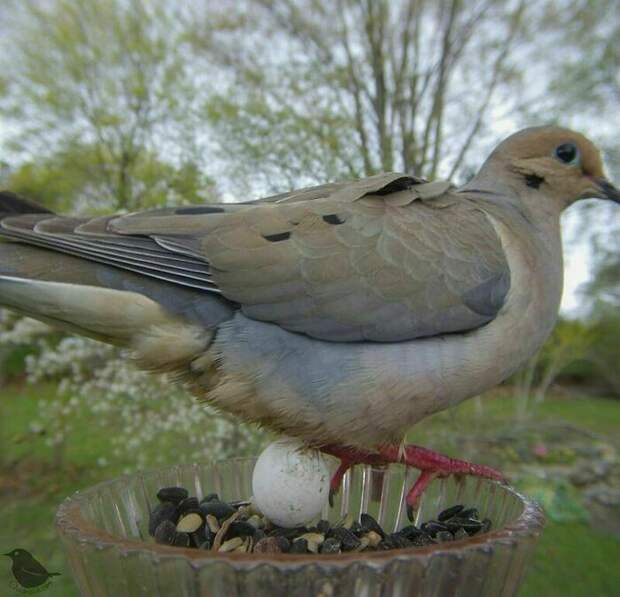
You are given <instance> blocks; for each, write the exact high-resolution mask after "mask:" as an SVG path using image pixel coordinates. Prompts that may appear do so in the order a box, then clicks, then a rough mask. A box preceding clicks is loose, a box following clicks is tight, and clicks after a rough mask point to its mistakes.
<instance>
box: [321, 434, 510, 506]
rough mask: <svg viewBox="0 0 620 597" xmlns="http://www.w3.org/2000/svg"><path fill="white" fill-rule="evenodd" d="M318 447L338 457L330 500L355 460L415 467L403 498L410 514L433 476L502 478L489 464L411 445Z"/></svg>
mask: <svg viewBox="0 0 620 597" xmlns="http://www.w3.org/2000/svg"><path fill="white" fill-rule="evenodd" d="M321 451H322V452H324V453H325V454H330V455H332V456H335V457H336V458H339V459H340V466H339V467H338V470H337V471H336V474H335V475H334V476H333V478H332V481H331V485H330V503H331V502H332V501H333V496H334V495H335V494H336V493H337V492H338V489H339V488H340V484H341V482H342V477H343V476H344V474H345V473H346V472H347V470H348V469H349V468H351V467H352V466H353V465H355V464H370V465H381V464H388V463H391V462H394V463H401V464H404V465H405V466H412V467H414V468H417V469H419V470H420V476H419V477H418V478H417V480H416V482H415V483H414V485H413V487H412V488H411V489H410V490H409V492H408V493H407V498H406V501H407V512H408V514H409V517H410V518H411V517H412V514H413V511H414V510H416V509H417V507H418V505H419V502H420V497H421V496H422V494H423V493H424V490H425V489H426V488H427V487H428V485H429V483H430V482H431V481H432V480H433V479H435V478H436V477H447V476H449V475H474V476H476V477H484V478H486V479H494V480H497V481H503V480H504V475H502V473H500V472H499V471H496V470H495V469H492V468H491V467H488V466H484V465H482V464H473V463H471V462H466V461H465V460H459V459H457V458H450V457H449V456H445V455H444V454H439V453H437V452H433V451H432V450H429V449H427V448H422V447H421V446H415V445H407V446H397V445H388V446H381V447H379V448H378V449H377V452H365V451H363V450H356V449H355V448H351V447H348V446H325V447H323V448H321Z"/></svg>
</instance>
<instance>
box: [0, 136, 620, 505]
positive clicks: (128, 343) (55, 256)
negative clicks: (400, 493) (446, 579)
mask: <svg viewBox="0 0 620 597" xmlns="http://www.w3.org/2000/svg"><path fill="white" fill-rule="evenodd" d="M586 198H600V199H605V200H611V201H614V202H616V203H620V192H619V191H618V189H617V188H616V187H614V186H613V184H612V183H611V182H610V181H609V180H608V179H607V178H606V177H605V173H604V169H603V163H602V158H601V154H600V152H599V150H598V149H597V148H596V146H595V145H594V144H593V143H592V142H591V141H590V140H589V139H587V138H586V137H585V136H584V135H582V134H580V133H578V132H575V131H572V130H569V129H565V128H561V127H558V126H540V127H532V128H527V129H524V130H522V131H519V132H517V133H514V134H513V135H511V136H509V137H508V138H506V139H505V140H503V141H502V142H501V143H500V144H499V145H498V146H497V147H496V148H495V149H494V150H493V151H492V152H491V154H490V155H489V157H488V158H487V159H486V161H485V162H484V163H483V165H482V166H481V168H480V170H479V171H478V173H477V174H476V175H475V176H474V177H473V178H471V179H470V180H469V181H468V182H466V183H465V184H463V185H461V186H455V185H454V184H452V183H451V182H450V181H443V180H435V181H427V180H425V179H423V178H420V177H417V176H414V175H410V174H403V173H398V172H388V173H381V174H377V175H374V176H370V177H367V178H362V179H358V180H352V181H344V182H332V183H328V184H323V185H320V186H315V187H310V188H305V189H299V190H294V191H291V192H287V193H282V194H279V195H273V196H270V197H266V198H264V199H259V200H256V201H245V202H243V201H242V202H239V203H219V204H207V205H191V206H180V207H168V208H160V209H154V210H149V211H144V212H135V213H129V214H124V215H123V214H121V215H118V214H117V215H110V216H100V217H95V218H90V217H63V216H60V215H56V214H55V213H52V212H51V211H49V210H48V209H46V208H44V207H41V206H39V205H37V204H36V203H34V202H32V201H30V200H28V199H24V198H20V197H18V196H17V195H15V194H13V193H11V192H10V191H5V192H4V193H3V194H1V195H0V237H2V238H3V239H4V241H3V242H0V305H2V306H4V307H7V308H9V309H13V310H15V311H17V312H18V313H22V314H24V315H28V316H31V317H35V318H38V319H40V320H42V321H44V322H47V323H50V324H53V325H57V326H59V327H61V328H64V329H66V330H69V331H71V332H77V333H79V334H83V335H86V336H90V337H92V338H95V339H98V340H101V341H104V342H108V343H111V344H114V345H117V346H121V347H124V348H127V349H129V350H130V351H131V353H132V354H133V356H134V358H135V360H136V363H137V365H138V366H140V367H142V368H144V369H146V370H150V371H154V372H165V373H167V374H169V375H170V376H171V378H172V379H174V380H176V381H177V382H179V383H182V384H184V385H185V386H186V387H187V388H189V389H190V390H191V391H192V392H193V393H194V394H195V395H196V396H198V397H199V399H201V400H205V401H207V402H208V403H209V404H211V405H213V406H215V407H216V408H218V409H220V410H222V411H225V412H227V413H231V414H233V415H236V416H238V417H240V418H241V419H244V420H246V421H251V422H254V423H258V424H260V425H262V426H264V427H266V428H268V429H270V430H272V431H275V432H277V433H281V434H285V435H288V436H292V437H296V438H299V439H300V440H301V441H302V443H303V444H304V445H307V446H308V447H313V448H317V449H319V450H321V451H322V452H323V453H325V454H329V455H331V456H334V457H336V458H337V459H339V461H340V465H339V467H338V469H337V470H336V472H335V474H334V476H333V478H332V482H331V486H330V496H331V497H333V495H334V494H335V493H336V492H337V491H338V488H339V486H340V482H341V480H342V477H343V475H344V473H345V472H346V471H347V470H348V469H349V468H350V467H352V466H354V465H356V464H360V463H366V464H377V465H383V464H389V463H402V464H405V465H407V466H411V467H414V468H417V469H418V470H419V471H420V474H419V476H418V477H417V480H416V481H415V483H414V485H413V487H412V488H411V489H410V490H409V492H408V493H407V497H406V502H407V506H408V511H409V513H411V511H413V510H414V509H415V508H417V507H418V505H419V500H420V497H421V495H422V494H423V492H424V490H425V489H426V487H427V486H428V484H429V483H430V482H431V481H432V480H433V479H435V478H436V477H445V476H448V475H451V474H457V475H477V476H482V477H487V478H490V479H497V480H502V479H504V477H503V475H502V474H501V473H500V472H499V471H496V470H494V469H491V468H490V467H487V466H483V465H477V464H474V463H469V462H465V461H463V460H459V459H456V458H451V457H448V456H445V455H443V454H438V453H436V452H433V451H431V450H428V449H426V448H424V447H422V446H416V445H406V444H405V436H406V433H407V431H408V430H410V429H411V428H412V427H413V426H414V425H415V424H416V423H418V422H419V421H421V420H423V419H424V418H425V417H428V416H429V415H431V414H433V413H435V412H438V411H441V410H444V409H447V408H449V407H451V406H453V405H456V404H458V403H459V402H461V401H463V400H465V399H467V398H470V397H473V396H476V395H478V394H480V393H482V392H483V391H485V390H488V389H490V388H492V387H494V386H496V385H497V384H499V383H500V382H502V381H503V380H505V379H506V378H508V377H509V376H510V375H511V374H512V373H514V372H515V371H517V370H518V369H519V368H520V367H522V366H523V365H524V363H525V362H526V361H527V360H528V359H529V358H530V357H531V356H533V355H534V354H535V353H536V352H537V351H538V350H539V349H540V348H541V346H542V345H543V343H544V342H545V340H546V338H547V337H548V336H549V334H550V333H551V331H552V329H553V327H554V325H555V322H556V319H557V316H558V310H559V305H560V298H561V295H562V276H563V265H562V242H561V233H560V215H561V213H562V212H563V210H564V209H566V208H567V207H569V206H570V205H571V204H573V203H574V202H576V201H578V200H581V199H586Z"/></svg>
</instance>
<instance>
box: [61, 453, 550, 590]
mask: <svg viewBox="0 0 620 597" xmlns="http://www.w3.org/2000/svg"><path fill="white" fill-rule="evenodd" d="M254 462H255V460H254V459H232V460H227V461H223V462H216V463H204V464H195V465H187V466H176V467H172V468H166V469H163V470H158V471H152V472H145V473H138V474H135V475H130V476H125V477H121V478H118V479H114V480H112V481H107V482H104V483H100V484H99V485H96V486H94V487H92V488H90V489H87V490H85V491H82V492H78V493H76V494H74V495H73V496H72V497H70V498H67V499H66V500H65V501H64V502H63V503H62V505H61V506H60V508H59V509H58V512H57V516H56V524H57V529H58V531H59V534H60V536H61V538H62V542H63V545H64V547H65V550H66V553H67V556H68V560H69V563H70V566H71V569H72V572H73V575H74V578H75V580H76V582H77V584H78V586H79V589H80V592H81V594H82V595H92V596H97V597H104V596H111V597H121V596H125V595H127V596H129V595H130V596H132V597H136V596H140V595H148V596H149V597H151V596H160V595H161V596H164V595H166V596H168V597H176V596H187V597H197V596H204V597H206V596H209V597H213V596H220V595H221V596H226V597H235V596H239V597H240V596H252V597H263V596H264V597H267V596H268V597H274V596H279V595H282V596H287V597H289V596H303V597H307V596H322V597H340V596H348V595H355V596H358V595H360V596H362V595H363V596H364V597H371V596H379V595H381V596H410V595H424V596H427V595H428V596H430V595H434V596H441V597H448V596H457V595H458V596H469V595H472V596H473V595H476V596H481V595H482V596H489V597H497V596H500V595H501V596H507V595H514V594H516V592H517V590H518V588H519V585H520V583H521V581H522V579H523V575H524V572H525V570H526V566H527V562H528V560H529V559H530V558H531V556H532V554H533V551H534V548H535V544H536V542H537V539H538V536H539V535H540V532H541V530H542V527H543V524H544V517H543V515H542V512H541V510H540V508H539V507H538V506H537V505H536V504H535V503H534V502H532V501H531V500H529V499H527V498H525V497H523V496H522V495H520V494H518V493H517V492H516V491H515V490H513V489H512V488H510V487H508V486H506V485H502V484H500V483H497V482H494V481H488V480H484V479H477V478H473V477H465V478H463V479H455V478H454V477H450V478H447V479H438V480H435V481H434V482H433V483H432V484H431V485H430V486H429V488H428V489H427V491H426V492H425V494H424V496H423V498H422V502H421V505H420V509H419V511H418V513H417V516H416V522H418V521H424V520H429V519H432V518H435V517H436V516H437V514H438V513H439V512H440V511H441V510H442V509H445V508H447V507H449V506H452V505H454V504H457V503H458V504H465V505H466V506H467V507H477V508H478V510H479V512H480V517H481V518H489V519H491V521H492V522H493V528H492V530H491V531H490V532H488V533H486V534H484V535H479V536H473V537H470V538H468V539H465V540H461V541H453V542H449V543H441V544H435V545H431V546H427V547H417V548H409V549H398V550H390V551H375V552H364V553H350V552H349V553H343V554H338V555H321V554H319V555H311V554H308V555H296V554H264V553H261V554H252V553H250V554H244V553H210V552H207V551H203V550H196V549H188V548H180V547H169V546H164V545H158V544H155V543H154V542H153V540H152V539H151V537H149V535H148V519H149V512H150V509H151V508H152V507H153V506H155V504H156V503H157V499H156V497H155V495H156V493H157V491H158V490H159V489H160V488H161V487H166V486H172V485H181V486H183V487H186V488H187V489H188V490H189V492H190V495H192V494H193V495H196V496H197V497H198V498H199V499H201V498H202V497H203V496H204V495H206V494H208V493H212V492H217V493H218V494H219V495H220V497H221V498H222V499H224V500H226V501H232V500H240V499H247V498H248V497H249V496H250V495H251V493H252V489H251V480H252V470H253V467H254ZM416 474H417V471H414V470H407V469H405V467H403V466H400V465H391V466H390V467H388V468H384V469H379V468H371V467H356V468H355V469H353V470H352V471H350V472H349V473H347V475H346V477H345V480H344V484H343V489H342V491H341V492H340V494H339V495H338V496H337V498H336V501H335V504H334V507H333V508H327V507H326V508H325V511H324V512H323V518H327V519H329V520H330V521H332V522H335V521H337V520H338V519H340V518H341V517H342V515H343V514H344V513H351V514H352V515H354V516H359V515H360V514H361V513H362V512H368V513H370V514H372V515H373V516H374V517H375V518H376V519H377V520H378V521H379V523H380V524H381V525H382V526H383V528H384V529H385V530H386V531H393V530H398V529H400V528H402V527H403V526H406V525H407V524H409V522H408V520H407V517H406V509H405V494H406V491H407V489H408V488H409V487H410V486H411V485H412V483H413V482H414V480H415V476H416Z"/></svg>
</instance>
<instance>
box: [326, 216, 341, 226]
mask: <svg viewBox="0 0 620 597" xmlns="http://www.w3.org/2000/svg"><path fill="white" fill-rule="evenodd" d="M323 221H324V222H327V223H328V224H334V225H335V226H337V225H338V224H344V220H343V219H342V218H341V217H340V216H339V215H337V214H329V215H327V216H323Z"/></svg>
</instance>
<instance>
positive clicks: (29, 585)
mask: <svg viewBox="0 0 620 597" xmlns="http://www.w3.org/2000/svg"><path fill="white" fill-rule="evenodd" d="M2 555H5V556H8V557H9V558H11V560H13V565H12V567H11V572H12V573H13V576H14V577H15V580H16V581H17V582H18V583H19V584H20V585H21V586H22V587H24V588H25V589H33V588H35V587H39V586H41V585H42V584H44V583H46V582H47V581H48V580H49V579H50V578H51V577H52V576H60V572H48V571H47V570H46V569H45V566H43V564H41V563H40V562H39V561H37V560H36V559H35V558H34V556H33V555H32V554H31V553H30V552H29V551H26V550H25V549H14V550H13V551H10V552H8V553H5V554H2Z"/></svg>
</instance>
